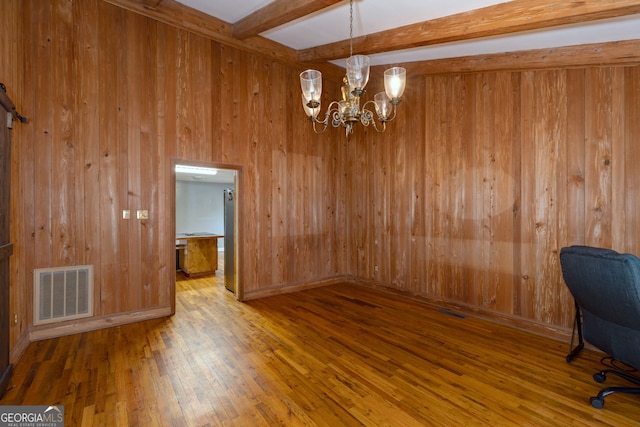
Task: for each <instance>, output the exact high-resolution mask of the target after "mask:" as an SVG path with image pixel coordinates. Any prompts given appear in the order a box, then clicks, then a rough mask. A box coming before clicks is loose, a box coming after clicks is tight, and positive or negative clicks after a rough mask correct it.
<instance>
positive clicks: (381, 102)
mask: <svg viewBox="0 0 640 427" xmlns="http://www.w3.org/2000/svg"><path fill="white" fill-rule="evenodd" d="M350 13H351V14H350V19H351V34H350V46H351V56H349V58H348V59H347V62H346V76H345V77H344V79H343V85H342V99H341V100H340V101H333V102H331V103H330V104H329V107H328V109H327V111H326V113H325V115H324V117H322V118H319V116H320V108H321V101H320V99H321V97H322V73H321V72H320V71H318V70H305V71H303V72H302V73H300V87H301V89H302V106H303V108H304V112H305V114H306V115H307V117H308V118H309V121H311V123H312V124H313V130H314V132H316V133H322V132H324V131H325V130H327V128H328V126H329V123H331V125H332V126H333V127H339V126H342V127H344V128H345V132H346V134H347V135H349V134H350V133H352V132H353V125H354V124H355V123H357V122H360V123H361V124H362V125H364V126H369V125H373V128H374V129H375V130H376V131H378V132H384V131H385V130H386V123H387V122H389V121H391V120H393V119H394V118H395V117H396V107H397V105H398V104H399V103H400V101H401V100H400V98H401V97H402V94H403V93H404V88H405V85H406V81H407V72H406V70H405V69H404V68H402V67H392V68H389V69H388V70H386V71H385V72H384V92H379V93H377V94H376V95H375V96H374V97H373V101H371V100H369V101H367V102H365V103H364V104H362V105H360V103H361V99H360V98H361V97H362V95H364V94H365V89H364V88H365V86H366V85H367V83H368V82H369V69H370V60H369V57H368V56H365V55H353V47H352V45H353V0H351V2H350ZM374 111H375V113H374ZM318 125H320V126H318Z"/></svg>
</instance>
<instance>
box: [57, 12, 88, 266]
mask: <svg viewBox="0 0 640 427" xmlns="http://www.w3.org/2000/svg"><path fill="white" fill-rule="evenodd" d="M51 10H52V15H51V20H52V23H53V26H52V31H51V34H50V38H51V52H52V64H51V65H52V67H51V70H52V76H51V77H52V81H51V82H49V84H50V85H51V86H52V90H53V93H52V94H51V95H52V102H53V105H52V107H53V110H52V111H51V112H50V113H52V114H53V123H52V131H53V139H52V147H51V148H52V151H51V164H50V165H49V168H50V171H51V188H55V189H57V191H56V192H55V193H53V192H52V193H51V207H50V210H49V212H48V213H49V215H50V216H51V230H50V233H51V242H52V246H51V251H52V255H53V256H52V260H51V262H52V264H50V265H49V266H55V267H57V266H63V265H73V264H75V263H76V259H77V258H76V246H77V244H76V233H77V232H78V231H80V230H82V228H79V229H76V227H75V224H77V222H78V219H79V217H82V216H84V212H83V211H80V212H77V213H78V217H76V207H78V206H76V203H75V194H76V193H75V191H74V189H75V187H76V182H75V179H76V171H75V166H76V161H75V157H76V152H77V147H76V146H75V141H74V140H73V126H74V119H75V111H74V108H73V107H74V102H73V95H74V94H73V91H74V90H75V88H74V87H73V83H75V81H76V75H75V70H74V68H73V59H72V58H73V56H72V55H70V53H71V52H73V38H74V34H73V32H74V25H73V24H74V23H73V3H71V2H54V7H53V8H52V9H51ZM52 82H53V84H51V83H52ZM80 207H81V206H80ZM78 238H80V239H84V236H79V237H78Z"/></svg>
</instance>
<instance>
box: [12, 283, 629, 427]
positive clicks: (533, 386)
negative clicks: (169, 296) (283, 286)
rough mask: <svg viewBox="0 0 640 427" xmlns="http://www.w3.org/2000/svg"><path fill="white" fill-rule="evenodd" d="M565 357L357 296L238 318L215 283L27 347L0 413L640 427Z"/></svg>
mask: <svg viewBox="0 0 640 427" xmlns="http://www.w3.org/2000/svg"><path fill="white" fill-rule="evenodd" d="M567 351H568V343H562V342H557V341H554V340H551V339H547V338H544V337H539V336H536V335H532V334H529V333H526V332H522V331H519V330H515V329H512V328H508V327H503V326H500V325H496V324H493V323H490V322H487V321H484V320H481V319H475V318H462V317H456V316H454V315H451V314H450V313H446V312H440V311H438V310H437V309H434V308H432V307H429V306H427V305H425V304H422V303H420V302H416V301H412V300H408V299H403V298H400V297H397V296H394V295H390V294H387V293H385V292H381V291H377V290H371V289H368V288H365V287H361V286H357V285H352V284H342V285H336V286H328V287H323V288H316V289H312V290H307V291H303V292H298V293H294V294H288V295H281V296H274V297H270V298H265V299H261V300H256V301H251V302H248V303H239V302H236V301H235V299H234V297H233V295H232V294H231V293H230V292H228V291H226V290H225V289H224V286H223V285H222V282H221V274H220V273H219V274H218V277H217V278H201V279H186V280H181V281H179V282H178V292H177V313H176V315H175V316H173V317H171V318H167V319H159V320H153V321H146V322H142V323H137V324H131V325H126V326H120V327H114V328H111V329H105V330H100V331H95V332H90V333H83V334H79V335H74V336H68V337H61V338H57V339H52V340H47V341H41V342H36V343H32V344H31V345H30V346H29V348H28V350H27V351H26V353H25V354H24V356H23V357H22V359H21V360H20V362H19V363H18V364H17V366H16V367H15V373H14V376H13V379H12V382H11V383H10V386H11V385H13V387H12V388H11V389H10V390H9V391H8V392H7V394H6V395H5V396H4V398H3V399H2V400H1V401H0V404H2V405H14V404H23V405H53V404H57V405H64V407H65V418H66V425H68V426H76V425H86V426H90V425H95V426H104V425H109V426H112V425H120V426H129V425H130V426H179V425H180V426H181V425H185V426H277V425H284V426H297V425H308V426H332V427H334V426H359V425H367V426H383V425H389V426H422V425H432V426H456V425H460V426H473V425H483V426H484V425H492V426H498V425H507V426H510V425H514V426H525V425H529V426H558V425H562V426H566V425H580V426H583V425H587V426H588V425H592V426H596V425H597V426H602V425H611V426H624V425H637V424H638V423H640V396H638V395H635V396H633V395H622V394H614V395H611V396H609V397H607V399H606V404H605V407H604V408H603V409H599V410H598V409H594V408H592V407H591V406H590V404H589V400H588V399H589V396H592V395H595V394H596V393H597V391H598V390H599V389H600V387H601V385H599V384H596V383H595V382H594V381H593V379H592V374H593V373H594V372H595V371H597V370H598V369H600V368H601V364H600V356H601V355H600V354H599V353H596V352H593V351H585V352H583V354H582V355H581V356H580V357H578V359H576V360H575V361H574V362H572V363H571V364H567V363H565V361H564V358H565V355H566V353H567ZM607 383H609V384H610V385H615V384H624V382H622V380H617V379H615V378H609V379H608V380H607ZM625 385H626V384H625Z"/></svg>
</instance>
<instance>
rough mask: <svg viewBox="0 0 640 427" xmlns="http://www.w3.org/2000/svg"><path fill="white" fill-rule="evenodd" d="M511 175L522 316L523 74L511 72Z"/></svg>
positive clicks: (515, 288) (516, 306)
mask: <svg viewBox="0 0 640 427" xmlns="http://www.w3.org/2000/svg"><path fill="white" fill-rule="evenodd" d="M511 93H512V96H513V98H512V100H511V109H512V115H511V117H512V120H513V121H512V123H511V149H512V155H511V174H512V180H513V187H512V189H513V195H512V196H513V199H512V200H513V204H512V205H511V214H512V218H513V225H512V229H511V231H512V233H513V236H512V244H511V251H512V253H513V255H512V256H513V267H512V268H513V270H512V272H513V276H512V277H511V280H510V281H509V282H508V283H509V285H510V286H511V293H512V296H513V302H512V311H511V313H512V314H513V315H515V316H521V315H522V312H521V310H522V300H523V298H524V297H526V295H523V294H522V292H521V291H522V286H521V283H522V274H521V272H522V251H521V248H522V181H523V177H522V168H521V164H522V121H523V115H522V95H523V91H522V73H511Z"/></svg>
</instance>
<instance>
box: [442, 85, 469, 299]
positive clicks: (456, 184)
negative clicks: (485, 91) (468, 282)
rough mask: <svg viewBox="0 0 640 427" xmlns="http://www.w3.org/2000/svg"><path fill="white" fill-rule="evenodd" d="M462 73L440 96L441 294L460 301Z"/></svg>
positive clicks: (461, 286)
mask: <svg viewBox="0 0 640 427" xmlns="http://www.w3.org/2000/svg"><path fill="white" fill-rule="evenodd" d="M462 82H463V79H462V76H460V75H452V76H450V77H449V78H447V82H446V85H444V87H443V93H442V97H443V99H444V100H445V102H446V104H445V105H444V117H446V120H445V121H444V124H445V129H444V131H445V133H444V136H445V142H444V145H445V151H444V153H445V156H446V157H445V158H446V160H445V163H446V165H447V166H446V169H447V170H446V171H445V172H444V184H445V185H444V188H445V191H446V193H447V206H446V207H445V210H446V212H447V220H446V227H447V232H446V237H445V239H444V242H445V253H444V254H443V265H444V266H445V271H446V273H445V276H446V277H447V280H446V282H445V283H443V284H442V287H443V289H442V295H443V296H444V297H445V298H447V299H455V300H459V301H463V300H464V299H465V298H464V294H465V290H466V286H465V285H464V283H463V279H462V276H463V274H462V272H463V265H464V264H463V263H464V262H465V258H464V254H463V253H462V250H463V248H462V242H463V233H464V212H463V210H464V206H463V200H464V197H463V193H464V187H463V186H462V183H463V179H464V178H463V176H462V172H463V170H464V169H463V168H464V166H463V158H462V152H463V150H464V148H463V144H464V141H463V139H464V135H465V130H464V129H463V128H462V125H463V122H464V118H463V117H464V101H462V102H461V100H462V98H463V97H464V91H463V86H462Z"/></svg>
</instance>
